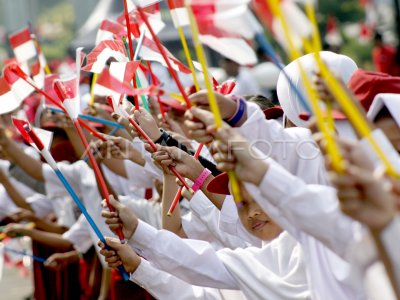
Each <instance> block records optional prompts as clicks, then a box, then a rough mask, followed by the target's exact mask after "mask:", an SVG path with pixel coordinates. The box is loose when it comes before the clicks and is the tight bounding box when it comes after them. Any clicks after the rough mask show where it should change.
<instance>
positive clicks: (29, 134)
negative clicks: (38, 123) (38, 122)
mask: <svg viewBox="0 0 400 300" xmlns="http://www.w3.org/2000/svg"><path fill="white" fill-rule="evenodd" d="M13 123H14V125H15V127H16V128H17V129H18V130H19V132H20V133H21V135H22V137H23V138H24V139H25V140H26V141H27V142H28V143H29V144H35V146H36V149H37V150H38V151H39V152H40V153H41V154H42V156H43V158H44V159H45V161H46V162H47V163H48V164H49V165H50V167H51V168H52V169H53V170H54V172H55V173H56V175H57V177H58V178H59V180H60V181H61V183H62V184H63V185H64V187H65V189H66V190H67V191H68V193H69V194H70V195H71V197H72V199H73V200H74V202H75V203H76V205H77V206H78V208H79V209H80V211H81V212H82V214H83V215H84V216H85V218H86V220H87V221H88V223H89V225H90V226H91V227H92V229H93V231H94V232H95V233H96V235H97V237H98V238H99V239H100V241H101V242H103V243H104V244H105V245H107V243H106V241H105V238H104V236H103V234H102V233H101V231H100V229H99V228H98V227H97V225H96V223H95V222H94V221H93V219H92V217H91V216H90V214H89V213H88V211H87V210H86V208H85V206H84V205H83V203H82V201H81V200H80V199H79V197H78V195H77V194H76V193H75V191H74V190H73V189H72V187H71V185H70V184H69V183H68V181H67V179H66V178H65V177H64V175H63V174H62V173H61V171H60V169H59V168H58V166H57V163H56V161H55V160H54V158H53V156H52V155H51V154H50V151H49V150H48V149H47V148H46V147H45V146H44V144H43V142H42V141H41V140H40V138H39V137H38V135H37V134H36V133H35V132H34V130H33V129H32V128H31V126H30V124H29V123H28V122H25V121H23V120H18V119H15V118H13ZM22 124H23V125H22ZM21 125H22V126H21ZM118 269H119V271H120V272H121V275H122V277H123V278H124V280H126V281H127V280H129V274H128V273H127V272H126V271H125V269H124V268H123V266H120V267H119V268H118Z"/></svg>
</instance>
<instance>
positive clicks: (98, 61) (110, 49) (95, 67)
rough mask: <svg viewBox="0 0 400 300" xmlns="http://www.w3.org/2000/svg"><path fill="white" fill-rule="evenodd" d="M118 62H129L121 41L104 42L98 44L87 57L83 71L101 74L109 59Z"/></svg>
mask: <svg viewBox="0 0 400 300" xmlns="http://www.w3.org/2000/svg"><path fill="white" fill-rule="evenodd" d="M111 58H112V59H114V60H115V61H119V62H126V61H129V59H128V56H127V54H126V51H125V47H124V44H123V42H122V41H111V40H106V41H102V42H100V44H99V45H97V46H96V47H95V48H94V49H93V50H92V51H91V52H90V53H89V54H88V55H87V56H86V59H87V63H86V65H85V66H84V67H83V68H82V70H83V71H87V72H92V73H97V74H99V73H101V72H102V71H103V69H104V68H105V67H106V65H107V61H108V60H109V59H111Z"/></svg>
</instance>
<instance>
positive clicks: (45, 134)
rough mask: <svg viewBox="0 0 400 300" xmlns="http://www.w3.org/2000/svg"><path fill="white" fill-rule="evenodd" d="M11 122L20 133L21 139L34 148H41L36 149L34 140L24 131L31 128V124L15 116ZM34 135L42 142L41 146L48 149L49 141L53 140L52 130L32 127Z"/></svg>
mask: <svg viewBox="0 0 400 300" xmlns="http://www.w3.org/2000/svg"><path fill="white" fill-rule="evenodd" d="M12 122H13V124H14V127H15V128H16V129H17V130H18V132H19V133H20V134H21V135H22V137H23V139H24V140H25V141H26V142H27V143H28V144H30V145H31V146H32V147H33V148H35V149H36V150H39V151H41V150H43V149H38V148H37V147H36V144H35V143H34V141H33V140H32V139H31V137H30V136H29V134H28V133H27V132H26V129H27V128H31V125H30V124H29V122H28V121H25V120H22V119H17V118H14V117H13V118H12ZM33 129H34V131H35V133H36V135H37V136H38V137H39V139H40V141H41V142H42V144H43V146H44V148H45V149H47V150H48V149H50V145H51V142H52V141H53V132H51V131H48V130H44V129H41V128H36V127H34V128H33Z"/></svg>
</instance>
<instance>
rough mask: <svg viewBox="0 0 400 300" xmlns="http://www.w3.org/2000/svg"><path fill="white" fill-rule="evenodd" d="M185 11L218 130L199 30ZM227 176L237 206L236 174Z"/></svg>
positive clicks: (214, 103)
mask: <svg viewBox="0 0 400 300" xmlns="http://www.w3.org/2000/svg"><path fill="white" fill-rule="evenodd" d="M186 9H187V11H188V15H189V21H190V28H191V29H192V38H193V43H194V48H195V51H196V55H197V59H198V60H199V63H200V64H201V67H202V70H203V75H204V81H205V85H206V88H207V94H208V101H209V102H210V109H211V111H212V113H213V114H214V120H215V126H216V127H217V128H220V127H221V126H222V118H221V114H220V111H219V107H218V104H217V99H216V97H215V94H214V91H213V86H212V83H211V79H210V76H209V74H208V67H207V60H206V56H205V54H204V49H203V46H202V45H201V43H200V39H199V29H198V27H197V23H196V20H195V18H194V14H193V11H192V8H191V7H190V5H186ZM228 176H229V182H230V184H231V188H232V195H233V198H234V199H235V202H236V203H237V204H239V203H241V201H242V196H241V193H240V187H239V182H238V180H237V177H236V174H235V173H234V172H233V171H230V172H228Z"/></svg>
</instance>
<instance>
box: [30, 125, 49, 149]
mask: <svg viewBox="0 0 400 300" xmlns="http://www.w3.org/2000/svg"><path fill="white" fill-rule="evenodd" d="M33 130H34V131H35V133H36V134H37V136H38V137H39V139H40V140H41V141H42V143H43V146H44V147H45V148H46V149H50V146H51V142H52V141H53V132H51V131H49V130H44V129H41V128H37V127H33Z"/></svg>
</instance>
